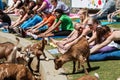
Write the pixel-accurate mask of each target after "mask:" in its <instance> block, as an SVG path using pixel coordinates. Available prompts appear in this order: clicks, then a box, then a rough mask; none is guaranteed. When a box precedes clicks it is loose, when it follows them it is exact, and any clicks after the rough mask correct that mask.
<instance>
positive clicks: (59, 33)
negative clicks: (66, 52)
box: [53, 30, 72, 36]
mask: <svg viewBox="0 0 120 80" xmlns="http://www.w3.org/2000/svg"><path fill="white" fill-rule="evenodd" d="M71 32H72V31H71V30H66V31H57V32H53V34H54V36H68V35H69V34H70V33H71Z"/></svg>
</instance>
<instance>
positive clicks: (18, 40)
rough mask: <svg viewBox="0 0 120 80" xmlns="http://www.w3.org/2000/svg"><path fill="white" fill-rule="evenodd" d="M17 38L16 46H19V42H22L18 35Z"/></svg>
mask: <svg viewBox="0 0 120 80" xmlns="http://www.w3.org/2000/svg"><path fill="white" fill-rule="evenodd" d="M16 40H17V43H16V45H15V46H17V45H18V44H19V42H20V39H19V38H18V37H16Z"/></svg>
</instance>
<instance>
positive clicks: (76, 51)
mask: <svg viewBox="0 0 120 80" xmlns="http://www.w3.org/2000/svg"><path fill="white" fill-rule="evenodd" d="M89 55H90V49H89V44H88V41H87V39H86V38H85V36H83V37H82V38H81V39H80V40H79V41H78V42H77V43H76V44H75V45H73V46H72V47H71V48H70V49H69V50H68V51H67V52H65V53H64V54H62V55H61V56H60V57H56V58H55V60H54V63H55V69H56V70H58V69H59V68H61V67H62V65H63V64H64V63H66V62H68V61H73V72H72V73H75V71H76V68H75V65H76V61H78V62H79V63H80V65H81V66H82V67H83V69H84V71H85V73H86V74H88V71H87V69H86V68H85V67H84V63H85V62H86V61H87V65H88V67H89V68H91V66H90V64H89V59H88V57H89Z"/></svg>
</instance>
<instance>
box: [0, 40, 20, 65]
mask: <svg viewBox="0 0 120 80" xmlns="http://www.w3.org/2000/svg"><path fill="white" fill-rule="evenodd" d="M16 40H17V44H13V43H11V42H4V43H0V59H2V58H5V59H6V62H13V63H15V62H16V59H15V58H16V52H17V49H18V47H17V46H18V44H19V42H20V40H19V38H16Z"/></svg>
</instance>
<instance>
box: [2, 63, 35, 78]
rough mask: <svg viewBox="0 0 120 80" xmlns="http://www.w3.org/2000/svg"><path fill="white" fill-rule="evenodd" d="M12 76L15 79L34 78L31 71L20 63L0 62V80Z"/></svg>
mask: <svg viewBox="0 0 120 80" xmlns="http://www.w3.org/2000/svg"><path fill="white" fill-rule="evenodd" d="M6 78H8V79H9V78H13V79H15V80H36V79H35V77H34V76H33V75H32V73H31V72H30V71H29V70H28V69H27V68H26V67H25V66H24V65H22V64H13V63H9V64H8V63H5V64H0V80H5V79H6Z"/></svg>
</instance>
